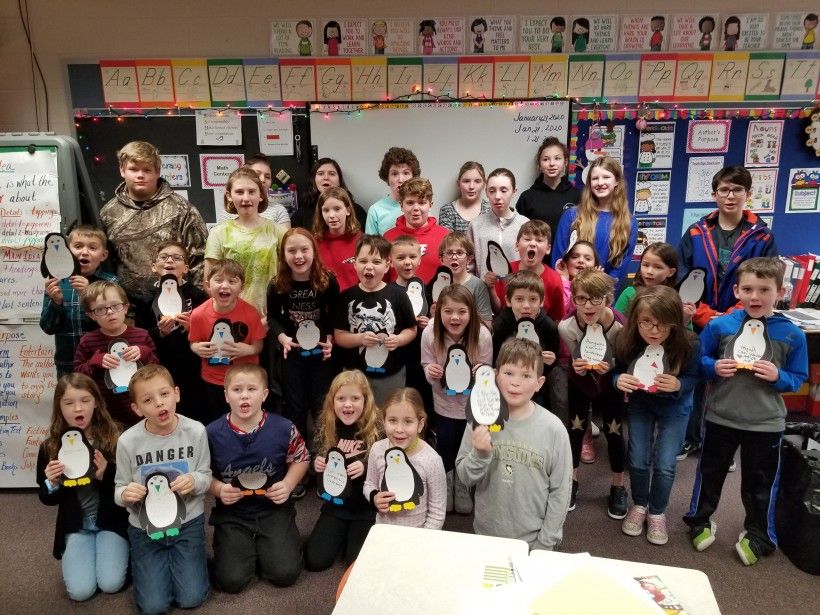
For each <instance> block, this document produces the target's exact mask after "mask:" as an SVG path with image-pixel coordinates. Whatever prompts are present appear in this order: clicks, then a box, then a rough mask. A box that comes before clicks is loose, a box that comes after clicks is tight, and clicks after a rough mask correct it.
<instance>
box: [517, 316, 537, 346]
mask: <svg viewBox="0 0 820 615" xmlns="http://www.w3.org/2000/svg"><path fill="white" fill-rule="evenodd" d="M516 327H517V328H516V331H515V337H517V338H518V339H522V340H530V341H531V342H535V343H536V344H538V346H539V347H540V346H541V339H540V338H539V337H538V330H537V329H536V327H535V321H534V320H533V319H532V318H527V317H526V316H525V317H524V318H519V319H518V323H517V324H516Z"/></svg>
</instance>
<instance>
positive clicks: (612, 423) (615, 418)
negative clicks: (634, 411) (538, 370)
mask: <svg viewBox="0 0 820 615" xmlns="http://www.w3.org/2000/svg"><path fill="white" fill-rule="evenodd" d="M570 369H571V368H570ZM605 377H606V376H605ZM590 408H591V409H592V411H593V412H596V411H597V412H600V413H601V416H602V417H603V421H604V426H603V427H602V429H601V431H602V432H603V433H604V435H605V436H606V445H607V452H608V453H609V467H610V469H611V470H612V471H613V472H623V471H624V465H625V463H624V462H625V458H626V445H625V444H624V433H623V420H624V414H625V413H624V402H623V395H622V394H621V393H619V392H618V391H616V390H615V389H613V388H612V387H609V386H607V387H606V388H604V390H603V391H601V393H600V394H599V395H598V396H597V397H589V396H588V395H587V394H586V393H584V392H583V391H580V390H579V389H578V388H577V387H576V386H575V385H574V384H573V383H572V380H570V382H569V421H568V423H567V429H568V430H569V444H570V447H571V448H572V467H573V468H577V467H578V466H579V465H580V463H581V441H582V440H583V439H584V432H585V431H586V430H587V427H588V426H589V411H590Z"/></svg>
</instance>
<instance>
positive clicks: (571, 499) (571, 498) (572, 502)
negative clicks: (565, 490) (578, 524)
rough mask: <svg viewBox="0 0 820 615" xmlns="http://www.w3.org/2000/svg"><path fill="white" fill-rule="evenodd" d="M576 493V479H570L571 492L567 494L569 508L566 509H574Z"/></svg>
mask: <svg viewBox="0 0 820 615" xmlns="http://www.w3.org/2000/svg"><path fill="white" fill-rule="evenodd" d="M577 495H578V481H577V480H574V481H572V493H570V496H569V508H567V510H568V511H569V510H575V496H577Z"/></svg>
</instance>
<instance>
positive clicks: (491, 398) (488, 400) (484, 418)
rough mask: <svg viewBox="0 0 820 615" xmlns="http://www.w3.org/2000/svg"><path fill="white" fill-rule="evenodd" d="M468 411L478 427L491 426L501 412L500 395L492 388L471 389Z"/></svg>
mask: <svg viewBox="0 0 820 615" xmlns="http://www.w3.org/2000/svg"><path fill="white" fill-rule="evenodd" d="M470 410H471V411H472V413H473V418H475V420H476V421H477V422H478V423H479V424H480V425H492V424H494V423H495V422H496V421H497V420H498V415H499V412H500V411H501V394H500V393H499V391H498V389H496V388H494V387H481V389H480V390H479V389H478V388H474V389H473V395H472V397H471V398H470Z"/></svg>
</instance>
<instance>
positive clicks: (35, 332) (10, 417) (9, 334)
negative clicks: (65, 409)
mask: <svg viewBox="0 0 820 615" xmlns="http://www.w3.org/2000/svg"><path fill="white" fill-rule="evenodd" d="M0 375H2V376H3V377H2V378H0V381H2V384H0V487H33V486H35V484H36V482H35V470H36V467H37V451H38V450H39V448H40V444H41V443H42V441H43V440H45V439H46V438H47V437H48V431H49V425H50V423H51V400H52V395H53V393H54V388H55V387H56V386H57V372H56V370H55V369H54V339H53V338H52V337H51V336H50V335H46V334H45V333H43V332H42V331H41V330H40V327H39V326H37V325H26V324H18V325H0Z"/></svg>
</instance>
